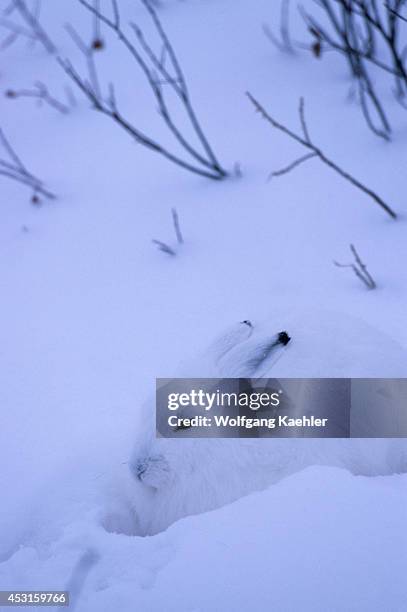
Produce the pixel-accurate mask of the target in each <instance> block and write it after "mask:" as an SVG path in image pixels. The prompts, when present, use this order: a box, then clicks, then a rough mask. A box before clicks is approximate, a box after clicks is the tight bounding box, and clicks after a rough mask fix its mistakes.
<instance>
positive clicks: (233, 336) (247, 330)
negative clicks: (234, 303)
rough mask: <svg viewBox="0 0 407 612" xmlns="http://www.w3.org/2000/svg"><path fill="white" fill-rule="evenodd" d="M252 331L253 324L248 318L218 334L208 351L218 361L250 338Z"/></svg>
mask: <svg viewBox="0 0 407 612" xmlns="http://www.w3.org/2000/svg"><path fill="white" fill-rule="evenodd" d="M252 333H253V325H252V323H251V322H250V321H249V320H247V319H246V320H244V321H241V322H240V323H236V324H235V325H233V326H232V327H230V328H228V329H227V330H226V331H225V332H224V333H223V334H221V335H220V336H218V338H216V340H214V342H212V344H211V345H210V347H209V348H208V353H209V354H210V357H211V359H212V361H213V362H214V363H217V362H218V361H219V359H222V357H223V356H224V355H226V353H227V352H229V351H230V350H231V349H233V348H234V347H235V346H236V345H237V344H240V343H241V342H244V341H245V340H247V339H248V338H250V336H251V335H252Z"/></svg>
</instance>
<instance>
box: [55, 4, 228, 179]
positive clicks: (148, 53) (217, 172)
mask: <svg viewBox="0 0 407 612" xmlns="http://www.w3.org/2000/svg"><path fill="white" fill-rule="evenodd" d="M78 1H79V2H80V4H82V6H84V7H85V8H86V9H87V10H88V11H89V12H90V13H91V14H92V15H93V16H94V17H97V18H98V19H99V21H100V22H101V23H103V24H104V25H106V26H107V27H108V28H110V29H111V30H112V31H113V32H114V33H115V34H116V35H117V37H118V39H119V41H120V42H121V43H122V44H123V45H124V46H125V48H126V49H127V50H128V52H129V53H130V54H131V56H132V57H133V58H134V60H135V61H136V62H137V64H138V66H139V67H140V68H141V70H142V71H143V74H144V76H145V77H146V79H147V82H148V85H149V86H150V89H151V91H152V93H153V95H154V97H155V100H156V102H157V105H158V111H159V114H160V116H161V117H162V119H163V121H164V123H165V125H166V127H167V128H168V129H169V130H170V132H171V133H172V135H173V136H174V137H175V139H176V140H177V141H178V143H179V144H180V145H181V147H182V148H183V150H184V152H186V153H187V154H188V156H190V158H192V159H193V162H192V163H191V162H190V161H188V159H183V157H180V156H179V155H178V154H174V153H172V152H171V151H169V150H168V149H167V148H166V147H163V146H162V145H161V144H160V143H158V142H157V141H156V140H154V139H152V138H150V137H149V136H147V135H146V134H144V133H143V132H142V131H141V130H139V129H138V128H137V127H135V126H134V125H133V124H132V123H131V122H130V121H128V120H127V119H126V118H125V117H124V116H123V115H122V114H121V113H120V110H119V108H118V104H117V100H116V97H115V95H114V87H113V85H110V86H109V97H108V99H107V101H105V100H104V98H103V97H102V94H101V88H100V85H99V80H98V77H97V71H96V66H95V64H94V61H93V49H92V48H91V47H89V46H88V45H86V43H84V42H83V41H82V39H81V38H80V36H79V35H78V34H77V32H76V31H75V30H73V28H72V27H71V26H68V31H69V32H70V34H71V36H72V38H73V39H74V41H75V42H76V44H77V46H78V47H79V49H80V50H81V51H82V53H83V54H84V55H85V56H86V58H87V60H88V79H85V78H83V77H81V76H80V74H79V73H78V72H77V71H76V70H75V69H74V67H73V66H72V64H71V63H70V62H69V61H66V60H65V61H64V60H62V59H61V58H58V61H59V64H60V65H61V66H62V68H63V69H64V70H65V72H66V74H67V75H68V76H69V77H70V78H71V79H72V80H73V82H74V83H75V84H76V85H77V86H78V87H79V89H80V90H81V91H82V92H83V93H84V94H85V96H86V97H87V98H88V99H89V100H90V101H91V103H92V106H93V107H94V108H95V109H96V110H98V111H100V112H102V113H104V114H105V115H107V116H109V117H110V118H111V119H113V120H114V121H115V122H116V123H117V124H118V125H119V126H120V127H122V128H123V129H124V130H126V132H127V133H129V134H130V135H131V136H132V137H133V138H135V139H136V141H137V142H139V143H140V144H142V145H144V146H146V147H147V148H149V149H151V150H153V151H155V152H157V153H159V154H161V155H163V156H164V157H166V158H167V159H169V160H170V161H172V162H174V163H175V164H177V165H179V166H181V167H182V168H185V169H187V170H189V171H190V172H193V173H195V174H198V175H200V176H204V177H207V178H211V179H214V180H221V179H223V178H225V177H226V176H227V172H226V171H225V170H224V169H223V168H222V167H221V166H220V164H219V163H218V161H217V159H216V157H215V155H214V153H213V151H212V149H211V147H210V145H209V143H208V140H207V138H206V136H205V134H204V132H203V130H202V128H201V125H200V123H199V121H198V119H197V117H196V114H195V111H194V109H193V107H192V103H191V100H190V97H189V94H188V90H187V86H186V82H185V78H184V75H183V73H182V70H181V67H180V64H179V62H178V59H177V57H176V55H175V51H174V49H173V47H172V45H171V43H170V41H169V39H168V37H167V35H166V33H165V31H164V28H163V26H162V24H161V22H160V20H159V19H158V17H157V15H156V13H155V11H154V9H153V8H152V6H151V3H150V2H148V1H147V0H141V2H142V4H143V5H144V6H145V8H146V9H147V11H148V13H149V15H150V16H151V18H152V20H153V23H154V25H155V28H156V30H157V33H158V35H159V37H160V40H161V43H162V49H161V59H159V57H158V56H157V54H156V53H155V52H154V51H153V49H152V47H151V46H150V45H149V43H148V42H147V41H146V40H145V38H144V36H143V34H142V32H141V30H140V29H139V28H138V27H137V25H135V24H131V27H132V28H133V31H134V32H135V34H136V37H137V40H138V43H139V48H137V47H136V45H135V44H133V43H132V42H131V41H130V39H129V38H128V36H127V35H126V34H125V32H124V31H123V29H122V28H121V25H120V14H119V4H118V2H117V1H116V0H112V11H113V17H112V18H111V17H108V16H106V15H105V14H104V13H102V12H101V11H100V10H99V3H97V2H93V4H90V3H89V2H88V1H87V0H78ZM163 50H164V51H163ZM165 57H168V58H169V61H170V63H171V72H169V69H167V67H166V66H165ZM156 73H158V75H157V74H156ZM164 85H167V86H168V87H170V88H171V89H172V90H173V91H174V92H175V94H176V95H177V96H178V98H179V100H180V103H181V107H182V110H183V111H184V112H185V113H186V116H187V117H188V119H189V121H190V124H191V126H192V128H193V130H194V131H195V134H196V136H197V137H198V141H199V143H200V145H201V147H202V150H203V151H202V152H201V151H200V150H199V147H198V150H197V148H196V145H195V144H191V142H190V140H189V139H188V138H187V137H186V136H185V135H184V130H181V129H180V128H179V127H178V126H177V124H176V122H175V120H174V118H173V114H172V113H171V111H170V108H169V106H168V105H167V101H166V92H165V89H164Z"/></svg>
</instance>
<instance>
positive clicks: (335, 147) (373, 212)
mask: <svg viewBox="0 0 407 612" xmlns="http://www.w3.org/2000/svg"><path fill="white" fill-rule="evenodd" d="M278 5H279V3H278V2H274V3H270V2H269V1H267V0H251V1H250V2H249V1H248V0H246V1H244V0H218V1H217V2H211V1H209V0H188V2H176V1H172V0H171V1H168V2H165V3H163V4H162V5H161V7H160V8H159V15H160V18H161V19H162V21H163V23H164V24H165V27H166V29H167V31H168V33H169V35H170V37H171V40H172V41H173V44H174V46H175V48H176V50H177V53H178V56H179V58H180V60H181V62H182V65H183V68H184V71H185V74H186V75H187V78H188V83H189V85H190V89H191V93H192V96H193V100H194V101H195V106H196V110H197V113H198V116H199V117H200V119H201V121H202V124H203V126H204V127H205V129H206V132H207V134H208V137H209V139H210V141H211V144H212V146H213V147H214V150H215V152H216V153H217V155H218V157H219V158H220V160H221V161H222V162H223V164H224V165H225V166H227V167H228V168H229V169H232V168H233V166H234V164H235V162H238V163H240V164H241V167H242V173H243V175H242V177H241V178H237V177H233V178H230V179H229V180H227V181H224V182H222V183H218V182H216V183H215V182H210V181H207V180H205V179H200V178H198V177H195V176H193V175H190V174H187V173H185V172H183V171H182V170H180V169H178V168H176V167H175V166H172V165H170V164H169V163H168V162H166V161H165V160H163V159H161V158H160V157H159V156H157V155H154V154H153V153H151V152H148V151H146V150H145V149H143V148H142V147H140V146H137V145H135V144H134V142H133V141H132V140H131V139H130V138H129V137H128V135H127V134H125V133H123V132H121V131H120V130H119V129H118V128H117V127H116V126H115V125H113V124H112V123H111V122H109V120H108V119H107V118H105V117H102V116H99V115H98V114H97V113H94V112H93V111H91V110H90V109H89V108H88V103H87V101H85V100H83V99H82V98H81V97H80V95H79V94H78V93H77V92H75V96H76V98H77V102H78V104H77V106H76V107H75V108H73V109H72V111H71V112H70V113H69V114H68V115H66V116H65V115H64V116H63V115H61V114H59V113H57V112H56V111H55V110H53V109H51V108H49V107H47V106H43V107H41V108H38V107H37V105H36V104H35V103H34V102H33V101H32V100H29V99H18V100H10V99H7V98H4V97H0V111H1V121H0V124H1V127H2V128H3V129H4V130H5V132H6V134H7V136H8V138H9V139H10V141H11V142H12V143H13V145H14V146H15V148H16V150H17V151H18V153H19V154H20V156H21V157H22V158H23V160H24V161H25V163H26V164H27V166H28V167H29V168H30V169H31V170H32V171H33V172H34V173H36V174H38V175H39V176H40V177H41V178H43V179H44V181H45V182H46V184H47V186H48V187H49V188H50V189H52V190H53V191H55V192H56V193H57V194H58V199H57V200H56V201H55V202H53V203H50V204H49V203H44V205H43V206H42V207H40V208H36V207H33V206H31V205H30V204H29V202H28V200H29V194H28V193H27V192H26V191H25V190H24V188H22V187H21V186H19V185H17V184H13V183H11V182H7V181H5V180H2V182H1V189H2V223H1V226H0V278H1V282H2V298H1V299H2V304H1V314H2V316H1V323H0V347H1V349H0V359H1V364H0V372H1V384H0V405H1V417H0V418H1V423H0V425H1V426H0V465H1V466H2V467H1V470H0V491H1V492H2V499H1V508H0V554H1V559H2V560H3V563H2V564H1V566H0V567H1V569H0V587H1V588H7V589H11V588H16V589H24V588H25V589H27V588H35V589H38V588H48V589H49V588H55V589H57V588H58V589H61V588H64V586H66V585H71V587H72V590H73V591H74V592H77V593H78V597H77V608H76V609H77V610H83V611H85V610H86V612H93V611H100V610H102V611H103V610H106V611H109V612H110V611H113V610H121V611H123V612H125V611H126V610H134V609H135V608H136V607H137V609H141V610H146V611H156V610H157V611H158V610H162V609H165V610H177V611H179V612H181V611H184V610H185V611H190V612H192V611H195V612H198V611H202V612H203V611H205V612H206V611H209V610H211V611H212V610H244V609H247V608H249V607H250V608H251V609H253V610H264V609H277V610H299V609H301V610H306V611H308V610H321V611H322V610H324V611H325V610H340V611H345V610H346V611H348V610H358V611H359V610H369V611H372V610H386V611H387V610H389V611H391V612H393V611H398V610H405V609H406V606H407V603H406V597H407V592H406V587H405V580H404V578H403V575H402V572H403V569H404V567H405V561H406V551H407V546H406V541H405V535H404V534H405V528H404V523H405V515H406V510H407V504H406V501H407V500H406V493H405V490H406V489H405V485H406V477H405V475H393V476H386V477H382V476H378V477H375V478H365V477H362V476H353V475H351V474H349V473H348V472H346V471H344V470H340V469H338V468H332V467H312V468H311V467H309V468H307V469H306V470H305V471H301V472H299V473H296V474H293V475H291V476H289V478H287V479H285V480H282V481H280V482H278V483H277V484H275V485H273V486H272V487H271V488H269V489H267V490H266V491H263V492H260V493H255V494H252V495H250V496H249V497H246V498H244V499H240V500H238V501H236V502H234V503H233V504H231V505H228V506H225V507H224V508H221V509H217V510H216V511H213V512H210V513H207V514H201V515H197V516H194V517H190V518H186V519H182V520H180V521H179V522H177V523H176V524H174V525H172V526H171V527H169V529H168V530H167V531H166V532H164V533H161V534H158V535H155V536H153V537H147V538H141V537H136V536H134V535H132V520H131V517H127V519H128V520H127V519H126V517H124V519H123V517H122V520H121V523H120V526H119V530H120V531H126V527H127V531H128V533H129V535H126V534H125V533H119V534H118V533H112V532H111V531H112V530H114V525H111V524H110V525H106V524H105V523H104V520H105V517H106V505H107V504H108V503H109V504H111V505H113V506H114V505H115V504H117V506H118V510H119V512H121V513H123V509H126V508H128V507H129V504H130V505H131V503H133V502H134V500H133V499H132V496H133V491H132V488H131V485H130V484H129V487H128V488H127V485H126V486H122V481H126V478H127V477H128V476H127V475H128V473H129V471H128V465H127V462H128V459H129V456H130V455H131V453H132V452H133V448H134V442H135V440H136V439H137V436H138V432H140V431H141V430H142V426H143V421H144V419H145V414H144V412H143V410H144V409H143V406H144V404H145V399H146V397H148V396H149V395H150V394H151V392H152V390H153V388H154V379H155V377H168V376H171V375H173V373H174V372H175V371H176V369H177V364H178V363H179V362H180V361H182V360H185V358H186V356H187V357H188V356H191V357H190V358H188V362H189V363H190V364H192V365H191V370H192V367H194V366H193V363H192V361H191V359H192V358H194V357H195V356H196V355H198V354H201V349H202V347H205V346H206V345H207V344H208V342H210V340H211V339H212V338H214V337H215V336H216V335H217V334H219V333H221V332H222V331H223V330H224V329H225V328H227V327H228V326H229V325H230V324H232V323H234V322H236V321H241V320H242V319H247V318H249V319H250V320H252V321H253V323H254V325H255V326H256V328H257V327H258V328H261V329H264V330H266V332H267V333H270V334H274V333H276V332H278V331H280V330H281V329H287V331H288V332H289V333H290V335H291V336H292V338H293V340H292V343H290V345H289V346H288V348H287V351H285V352H284V354H283V356H282V357H281V359H279V360H278V361H277V362H276V363H275V364H274V368H273V375H275V376H366V377H369V376H383V377H384V376H406V373H407V358H406V357H407V352H406V351H407V326H406V325H405V316H406V315H405V313H406V289H407V268H406V266H405V264H404V262H405V261H406V256H407V241H406V225H405V184H404V183H405V181H404V166H405V150H406V149H405V146H406V144H405V143H406V127H405V111H404V110H403V109H402V108H401V107H400V106H399V105H397V103H396V102H395V101H394V100H393V99H392V97H391V95H390V94H389V93H388V91H387V89H386V87H385V84H384V83H383V84H382V83H381V82H380V80H379V81H378V87H379V89H380V91H381V93H382V95H383V96H384V97H385V102H386V107H387V108H388V109H389V114H390V115H391V118H392V123H393V128H394V135H393V140H392V142H391V143H384V142H382V141H380V140H379V139H377V138H376V137H375V136H374V135H373V134H372V133H371V132H369V131H368V129H367V128H366V126H365V124H364V122H363V120H362V119H361V115H360V109H359V107H358V105H357V104H356V103H355V102H353V101H351V100H349V98H348V97H347V92H348V90H349V87H350V85H351V83H350V81H349V77H348V75H347V72H346V66H345V64H344V63H343V61H342V59H341V58H340V57H339V56H336V55H335V54H329V55H328V54H327V55H326V56H325V57H324V58H323V59H322V60H320V61H318V60H316V59H315V58H313V57H312V56H311V55H308V54H302V53H298V54H297V55H295V56H287V55H283V54H281V53H279V52H278V51H277V50H276V49H274V48H273V47H272V46H270V44H269V42H268V41H267V39H265V37H264V36H263V35H262V32H261V25H262V23H264V22H267V23H269V24H271V25H274V28H275V29H277V28H278V14H279V6H278ZM120 6H121V8H122V10H123V20H125V18H126V16H128V17H129V18H131V19H133V20H137V22H138V23H140V24H141V25H143V26H144V25H145V26H146V27H148V20H147V19H146V15H145V11H144V10H143V7H142V6H141V5H139V4H138V3H137V2H133V1H132V0H131V1H130V0H123V1H122V2H120ZM43 19H44V23H45V24H46V26H47V28H48V29H49V31H50V33H51V35H52V36H53V38H54V39H55V40H56V41H57V42H58V47H59V50H60V53H61V55H62V56H63V57H71V58H73V59H74V60H75V63H77V65H78V66H79V65H81V62H82V65H83V60H82V58H81V57H80V56H79V54H78V52H77V51H76V50H75V48H74V47H73V45H72V42H71V41H70V39H69V37H68V36H67V34H66V32H65V30H64V28H63V25H64V24H65V23H66V22H72V23H74V24H75V26H76V27H77V28H78V29H79V30H80V31H81V32H82V33H83V35H88V34H89V32H90V31H91V26H90V23H89V18H88V16H87V14H86V13H85V12H84V11H83V9H82V8H81V7H80V6H79V5H78V4H77V3H75V2H68V1H67V0H65V1H64V2H63V1H60V2H54V3H52V2H44V3H43ZM297 21H298V20H297ZM297 21H296V20H295V19H294V23H293V27H294V31H295V33H296V35H297V36H298V37H299V38H301V37H303V38H304V37H306V33H304V32H303V30H302V29H301V24H300V22H299V21H298V22H297ZM103 36H104V37H105V38H106V40H107V47H106V50H104V51H103V52H101V53H100V58H99V66H100V73H101V75H102V76H103V80H104V84H105V87H107V84H108V83H109V81H111V80H114V81H115V84H116V91H117V97H118V99H120V101H121V104H122V105H123V108H124V109H126V111H128V112H129V114H130V116H131V117H133V118H134V120H135V121H136V122H137V125H140V126H143V127H146V129H148V130H149V131H150V130H151V132H152V133H153V134H154V135H156V136H157V137H159V138H161V139H162V140H163V141H164V142H169V139H168V135H167V134H166V133H165V132H164V130H163V128H162V124H161V122H160V119H159V117H158V116H157V113H156V109H155V106H154V104H153V103H152V101H151V99H150V96H149V93H148V91H147V90H146V87H145V85H144V82H143V79H142V76H141V75H140V74H139V72H138V71H137V69H136V68H135V67H134V65H133V63H132V62H131V61H129V58H128V57H127V55H126V54H125V53H124V52H123V50H122V49H121V48H120V46H119V45H118V43H117V42H116V41H114V40H113V39H112V38H111V37H110V36H109V34H108V33H107V32H105V31H103ZM36 80H42V81H44V82H45V83H46V84H47V86H48V88H49V89H50V91H51V92H52V93H53V94H54V95H55V96H57V97H60V98H61V99H64V95H65V93H64V92H65V86H66V85H67V80H66V78H65V77H64V75H63V74H62V73H61V71H60V68H59V67H58V66H57V65H56V63H55V61H54V59H53V58H51V57H50V56H48V55H47V54H46V53H45V52H44V51H43V50H42V49H41V48H40V46H38V45H37V46H35V47H34V48H32V47H27V45H26V43H25V42H24V41H23V40H20V41H18V42H17V43H16V44H14V45H13V46H12V47H10V48H9V49H8V50H7V51H6V52H2V54H1V69H0V85H1V89H2V90H6V89H23V88H28V87H30V86H31V85H32V83H33V82H34V81H36ZM247 90H249V91H250V92H251V93H252V94H253V95H255V96H256V97H257V98H258V99H259V100H260V101H261V102H262V103H263V104H264V105H265V106H266V108H268V109H270V110H271V111H272V112H273V113H274V114H275V116H276V117H277V118H279V119H280V120H281V121H284V122H287V123H288V124H289V125H291V126H297V125H298V117H297V107H298V99H299V97H300V96H301V95H303V96H305V99H306V112H307V117H308V124H309V129H310V131H311V133H312V135H313V137H314V139H315V140H316V141H317V142H318V143H319V144H320V145H321V147H323V148H324V149H326V151H327V153H329V154H331V156H332V157H334V158H335V159H336V160H337V161H338V162H339V163H341V164H342V165H343V166H344V167H346V168H347V169H349V170H351V171H352V172H354V174H355V175H356V176H358V177H359V178H360V179H361V180H363V181H365V182H367V183H368V184H369V185H371V186H372V188H374V189H376V190H377V192H378V193H380V195H382V196H383V197H384V199H386V200H387V201H388V202H389V203H390V204H391V205H392V206H393V207H394V208H395V209H396V211H397V212H398V213H399V219H398V220H397V221H393V220H391V219H390V218H388V217H386V215H385V214H384V213H383V211H382V210H381V209H379V208H378V207H377V206H376V205H375V204H374V203H373V202H371V201H370V200H369V199H368V198H366V196H365V195H363V194H361V193H360V192H358V191H356V190H355V189H354V188H352V187H351V186H350V185H348V184H347V183H346V182H344V181H343V180H342V179H341V178H340V177H337V176H336V175H335V174H333V173H332V172H330V171H329V169H326V168H324V167H322V166H320V165H319V164H318V163H317V162H316V161H312V162H310V163H309V164H308V165H307V166H303V167H300V168H298V169H297V170H296V171H295V174H294V173H293V174H290V175H288V176H285V177H281V178H280V179H273V180H272V181H270V182H267V180H266V179H267V176H268V174H269V172H270V170H274V169H278V168H280V167H281V166H284V165H286V164H287V163H289V162H290V161H291V160H292V159H293V156H295V155H297V153H299V154H302V151H298V149H297V147H296V146H295V145H294V144H293V143H292V142H290V141H289V140H287V139H286V138H285V137H284V136H282V135H280V134H278V133H277V132H274V131H273V130H272V129H271V127H269V126H268V125H267V124H266V123H265V122H264V121H262V120H261V119H260V117H259V116H258V115H257V114H256V113H254V112H253V108H252V107H251V105H250V103H249V101H248V100H247V98H246V96H245V95H244V93H245V91H247ZM173 206H175V207H176V208H177V211H178V214H179V217H180V223H181V229H182V232H183V235H184V238H185V244H184V245H183V246H182V248H180V249H179V252H178V254H177V256H176V257H168V256H165V255H164V254H163V253H162V252H159V251H158V250H156V249H155V247H154V246H153V245H152V243H151V239H153V238H155V239H159V240H162V241H164V242H168V243H169V244H170V245H172V246H174V245H175V238H174V235H173V228H172V224H171V215H170V209H171V207H173ZM351 242H352V243H354V244H355V245H356V246H357V248H358V250H359V251H360V254H361V255H362V258H363V259H364V261H366V263H367V264H368V267H369V271H370V272H371V273H372V275H373V276H374V278H375V280H376V282H377V284H378V289H377V290H375V291H370V292H369V291H367V290H365V288H364V287H363V286H362V285H361V284H360V282H359V281H358V279H357V278H356V277H354V276H353V275H352V274H351V272H350V271H349V270H345V269H338V268H335V267H334V266H333V263H332V260H333V259H336V260H339V261H343V262H347V261H348V260H349V259H350V253H349V248H348V245H349V243H351ZM199 363H200V362H198V366H199ZM199 367H200V366H199ZM198 369H199V368H198ZM200 372H201V370H200V371H199V372H198V374H197V373H196V372H195V374H192V375H199V373H200ZM201 375H202V374H201ZM371 444H372V446H371V450H372V453H371V454H372V464H374V463H375V453H376V450H375V449H376V448H377V446H375V443H374V441H372V443H371ZM122 474H125V475H126V476H122ZM126 482H127V481H126ZM123 497H125V498H126V503H124V502H123ZM127 502H129V503H127ZM113 515H114V513H112V516H113ZM105 527H108V529H109V530H108V529H106V528H105ZM81 559H82V564H81V563H80V560H81ZM78 563H79V565H78ZM75 568H76V569H75ZM78 568H79V569H78ZM81 568H82V569H81ZM81 576H82V577H84V578H85V582H84V584H83V585H81ZM69 581H71V582H69Z"/></svg>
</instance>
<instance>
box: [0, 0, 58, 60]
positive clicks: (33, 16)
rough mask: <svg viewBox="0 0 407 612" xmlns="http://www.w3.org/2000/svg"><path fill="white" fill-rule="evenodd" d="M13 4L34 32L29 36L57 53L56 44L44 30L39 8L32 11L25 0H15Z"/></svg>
mask: <svg viewBox="0 0 407 612" xmlns="http://www.w3.org/2000/svg"><path fill="white" fill-rule="evenodd" d="M11 6H12V9H15V10H16V11H17V12H18V13H19V15H20V17H21V19H22V20H23V21H24V22H25V23H26V25H27V26H28V28H29V31H31V32H32V35H31V36H29V37H30V38H34V39H37V40H39V41H40V42H41V44H42V45H43V47H44V48H45V49H46V51H47V52H48V53H50V54H54V53H56V50H57V49H56V46H55V45H54V43H53V42H52V40H51V39H50V37H49V36H48V34H47V32H46V31H45V30H44V28H43V27H42V25H41V23H40V21H39V19H38V10H39V8H37V11H34V12H31V11H30V10H29V8H28V7H27V3H26V2H25V0H13V3H12V5H11ZM3 25H4V22H3ZM9 25H11V24H9ZM12 27H13V28H14V31H15V32H17V31H19V30H20V33H22V30H21V29H20V28H19V26H15V25H13V26H12Z"/></svg>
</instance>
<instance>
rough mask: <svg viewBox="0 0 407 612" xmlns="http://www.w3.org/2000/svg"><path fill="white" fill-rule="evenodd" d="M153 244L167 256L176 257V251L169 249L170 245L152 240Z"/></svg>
mask: <svg viewBox="0 0 407 612" xmlns="http://www.w3.org/2000/svg"><path fill="white" fill-rule="evenodd" d="M152 242H153V243H154V244H155V245H156V246H157V248H158V249H159V250H160V251H163V253H166V254H167V255H172V256H175V255H176V252H175V251H174V249H172V248H171V247H169V246H168V244H165V242H161V240H152Z"/></svg>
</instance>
